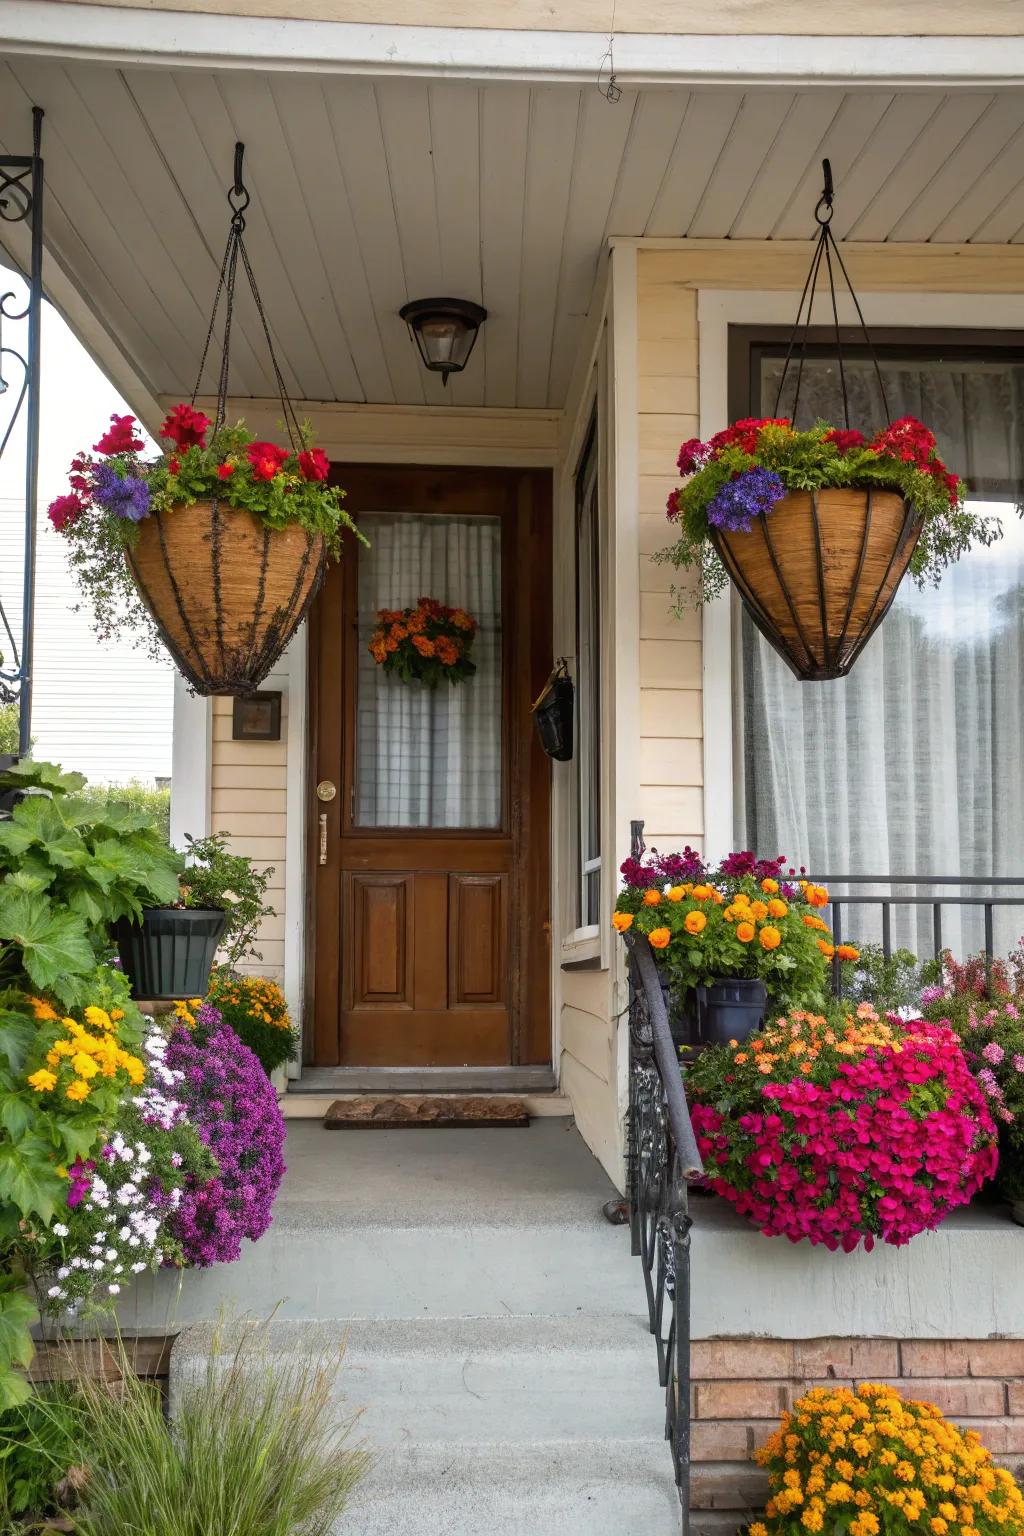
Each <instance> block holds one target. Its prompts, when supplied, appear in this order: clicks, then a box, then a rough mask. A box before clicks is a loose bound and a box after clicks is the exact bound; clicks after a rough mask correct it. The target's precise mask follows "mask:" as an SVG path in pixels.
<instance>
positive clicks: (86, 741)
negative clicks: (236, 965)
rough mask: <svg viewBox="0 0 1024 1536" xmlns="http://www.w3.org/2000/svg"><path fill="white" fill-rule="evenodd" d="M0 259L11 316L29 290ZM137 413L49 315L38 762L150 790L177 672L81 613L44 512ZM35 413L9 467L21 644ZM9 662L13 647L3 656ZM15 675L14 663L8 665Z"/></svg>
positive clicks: (8, 402) (0, 531)
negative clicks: (116, 422)
mask: <svg viewBox="0 0 1024 1536" xmlns="http://www.w3.org/2000/svg"><path fill="white" fill-rule="evenodd" d="M4 259H5V258H4V256H3V253H2V252H0V295H2V294H6V293H11V294H13V295H14V297H13V298H9V299H8V301H7V303H6V306H5V308H6V309H7V310H8V311H12V310H19V309H21V308H23V307H24V302H25V294H26V288H25V284H24V283H23V282H22V281H21V279H20V278H19V277H18V276H17V275H16V274H15V273H13V272H11V271H10V270H9V269H8V268H7V267H6V266H4V265H3V262H4ZM0 325H2V333H0V346H2V347H3V349H4V350H3V352H2V354H0V376H3V377H4V378H5V379H6V381H7V383H8V386H9V387H8V389H7V391H6V393H3V394H0V440H2V438H3V434H4V432H5V431H6V430H7V425H8V423H9V421H10V419H11V409H12V405H13V402H14V400H15V399H16V396H17V393H18V390H19V388H20V384H21V379H22V371H21V367H20V365H19V364H18V363H17V361H16V360H15V359H14V358H13V357H12V356H11V355H10V349H12V348H17V349H18V350H23V349H24V347H25V343H26V331H27V327H26V326H25V324H24V323H20V324H18V323H12V322H11V321H9V320H3V321H2V322H0ZM128 410H129V407H128V406H127V405H126V404H125V402H124V400H122V398H121V396H120V395H119V394H118V392H117V390H116V389H114V387H113V385H112V384H111V383H110V382H109V380H108V379H107V378H106V377H105V376H104V374H103V373H102V372H101V370H100V369H99V368H98V367H97V365H96V364H95V363H94V362H93V360H92V358H91V357H90V356H89V354H88V353H87V352H86V351H85V349H84V348H83V347H82V346H81V344H80V343H79V342H78V340H77V339H76V338H75V336H74V335H73V334H72V333H71V331H70V330H69V328H68V326H67V325H66V324H65V322H64V321H63V319H62V318H61V316H60V315H59V314H58V313H57V311H56V310H54V309H53V308H51V306H50V305H49V304H45V303H44V305H43V324H42V370H41V413H40V434H39V523H38V536H37V545H38V558H37V565H36V625H35V642H36V677H35V688H34V698H33V723H32V735H33V739H34V743H35V746H34V754H33V755H34V756H35V757H37V758H39V759H43V760H46V761H50V762H59V763H61V764H63V766H64V767H65V768H76V769H79V770H80V771H81V772H83V773H85V774H86V775H87V776H88V778H89V779H90V780H92V781H94V782H98V783H103V782H105V783H126V782H128V781H130V780H132V779H140V780H142V781H144V782H148V783H152V782H153V781H154V780H155V779H156V778H158V777H160V778H164V777H167V776H169V775H170V772H171V718H172V702H173V676H174V671H173V667H172V665H171V662H170V660H169V659H168V660H167V661H166V662H164V663H158V662H154V661H151V660H150V659H149V658H147V657H145V656H142V655H140V654H138V653H137V652H136V651H135V650H134V649H133V648H132V647H131V646H130V645H127V644H123V643H117V642H111V641H102V642H101V641H100V640H99V639H98V638H97V637H96V635H95V634H94V633H93V630H92V627H91V624H90V620H89V615H88V613H87V612H85V611H82V612H75V605H76V603H77V602H78V596H77V590H76V588H75V584H74V581H73V578H72V576H71V573H70V571H69V569H68V566H67V563H66V560H65V556H64V549H63V546H62V544H61V540H60V536H59V535H58V534H57V533H55V532H54V530H53V528H52V527H51V525H50V523H49V521H48V519H47V518H46V515H45V513H46V507H47V505H48V504H49V502H50V501H51V500H52V499H53V497H54V496H58V495H60V494H62V492H64V491H65V490H66V489H67V478H66V477H67V469H68V465H69V464H70V462H71V459H72V458H73V457H74V455H75V454H76V453H78V452H81V451H82V450H83V449H85V450H88V449H90V448H91V446H92V444H93V443H95V442H96V440H97V438H98V437H99V436H100V434H101V432H102V431H103V430H104V428H105V427H106V425H107V423H108V422H109V420H110V417H111V415H112V414H115V413H116V414H118V415H123V414H124V413H125V412H127V411H128ZM25 441H26V433H25V411H24V409H22V411H21V413H20V415H19V418H18V421H17V423H16V424H15V427H14V430H13V433H12V436H11V440H10V442H9V443H8V445H7V448H6V449H5V450H4V453H3V456H2V457H0V601H2V603H3V606H4V609H5V610H6V612H7V615H8V618H9V619H10V620H11V624H12V628H13V629H14V631H15V635H16V637H18V638H20V616H21V583H22V569H23V552H24V526H23V509H24V504H25V503H24V496H25V484H24V474H25ZM0 649H3V650H5V651H6V652H8V653H9V650H10V647H9V644H8V645H7V646H4V645H2V644H0ZM7 664H9V661H8V663H7Z"/></svg>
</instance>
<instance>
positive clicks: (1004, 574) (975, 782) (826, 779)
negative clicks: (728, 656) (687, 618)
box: [736, 359, 1024, 954]
mask: <svg viewBox="0 0 1024 1536" xmlns="http://www.w3.org/2000/svg"><path fill="white" fill-rule="evenodd" d="M779 367H780V364H779V363H778V362H777V361H776V360H775V359H772V360H771V361H770V362H767V363H765V364H764V365H763V369H764V372H763V380H762V384H763V393H762V399H763V400H765V401H767V402H769V404H770V403H772V402H773V401H774V398H775V389H776V386H777V373H778V368H779ZM883 367H884V377H885V384H886V393H887V395H888V401H889V411H890V414H891V416H892V417H893V418H894V419H895V418H896V417H899V416H902V415H912V416H916V417H918V418H919V419H920V420H922V421H924V422H926V423H927V424H928V425H930V426H931V427H932V428H933V429H934V431H935V432H936V435H937V437H938V440H939V452H940V454H941V455H942V457H943V458H944V459H945V460H946V462H947V463H948V464H950V465H951V466H952V467H955V468H957V469H958V470H959V471H960V472H961V473H962V474H963V476H964V478H965V479H966V480H967V481H968V485H969V487H970V499H971V501H972V503H973V504H974V506H975V509H976V510H980V511H983V512H985V513H986V514H988V515H989V516H991V517H993V518H995V519H997V520H998V521H999V522H1000V523H1001V525H1002V528H1003V534H1004V536H1003V538H1002V539H1001V540H1000V541H999V542H998V543H996V544H994V545H993V546H992V547H991V548H990V549H978V550H975V551H974V552H972V553H971V554H970V555H968V556H967V557H965V559H963V560H962V561H960V562H959V564H958V565H956V566H954V567H953V568H952V569H951V570H949V571H948V572H947V573H946V574H945V576H944V577H943V580H942V583H941V585H940V586H939V587H938V588H937V589H929V590H928V591H926V592H921V591H919V589H918V588H917V587H916V586H914V584H913V583H912V582H911V581H910V579H909V578H908V579H907V580H906V581H905V582H904V584H903V586H902V588H901V589H900V592H899V594H898V595H897V598H896V601H895V602H894V604H893V606H892V608H891V610H890V612H889V615H888V617H887V618H886V619H885V621H884V622H883V624H882V626H881V628H880V630H879V631H878V632H877V633H876V635H875V636H874V637H873V638H872V640H871V641H870V642H869V644H868V645H867V647H866V648H865V650H864V652H863V654H862V655H861V657H860V659H859V660H858V662H857V664H856V666H855V667H854V669H853V671H852V673H851V674H850V676H849V677H848V678H844V679H841V680H840V681H838V682H830V683H801V682H798V681H797V680H796V679H795V678H794V677H793V676H792V675H791V673H790V672H789V671H788V669H787V668H786V666H785V665H784V663H783V662H782V661H781V659H780V658H779V657H778V656H777V655H776V654H775V652H774V651H773V650H772V649H771V647H770V646H769V645H768V644H767V642H766V641H765V640H764V639H763V638H762V637H761V636H760V635H759V634H758V633H757V631H756V630H755V628H754V626H753V625H752V623H751V622H750V620H749V618H748V617H747V616H746V614H745V613H744V614H743V615H742V618H740V619H739V621H738V636H737V638H738V642H739V643H738V644H737V646H736V660H737V665H738V668H739V672H740V676H739V678H738V681H739V684H740V687H741V689H742V699H743V710H742V719H741V722H740V734H741V750H740V751H739V752H738V754H737V760H738V763H739V764H740V765H741V767H740V770H739V782H738V784H737V790H738V809H739V814H738V818H737V829H736V830H737V834H738V836H739V837H740V839H741V841H742V843H743V846H744V847H751V848H756V849H758V850H760V851H761V852H762V853H764V854H766V855H774V854H776V853H779V852H785V853H786V854H787V855H789V856H790V857H791V858H792V859H793V860H794V862H795V863H797V864H798V865H799V864H803V865H806V866H807V868H809V869H813V870H815V871H817V872H819V873H822V874H825V873H829V874H834V873H845V874H859V875H870V874H879V875H920V876H928V875H960V876H969V875H971V876H982V877H984V876H987V875H1018V874H1020V873H1022V871H1024V797H1022V795H1021V790H1020V778H1021V764H1022V762H1024V707H1022V688H1024V602H1022V594H1024V525H1022V524H1021V520H1020V518H1019V516H1018V514H1017V510H1016V506H1015V502H1017V501H1018V500H1019V496H1020V486H1021V454H1022V443H1021V401H1022V398H1024V370H1022V369H1020V368H1019V367H1016V366H1012V365H1007V364H1001V365H995V364H993V365H991V366H990V365H988V364H980V363H938V362H936V363H927V364H923V363H922V364H920V365H915V364H913V363H910V362H899V363H896V362H893V361H891V360H890V361H888V362H886V363H884V364H883ZM847 369H848V374H850V375H852V381H851V410H850V417H851V425H856V426H859V427H861V428H862V429H868V428H872V427H875V426H877V425H878V424H879V422H880V421H882V420H884V414H883V412H882V407H881V400H880V398H879V396H878V390H877V384H876V381H875V379H874V376H873V370H872V369H871V367H870V365H868V364H864V363H860V362H854V363H852V364H851V363H849V362H848V363H847ZM805 407H806V415H805ZM787 409H788V400H787V398H786V396H785V395H784V396H783V402H782V409H781V414H786V413H787ZM816 416H820V417H823V418H825V419H827V420H832V421H840V423H841V421H842V403H841V398H840V395H839V386H838V371H837V370H836V368H835V366H834V364H833V363H830V362H823V361H816V362H809V363H807V364H805V368H804V378H803V383H802V385H801V409H800V416H799V419H798V425H800V426H804V425H807V424H809V422H810V421H813V420H814V418H815V417H816ZM1015 894H1016V893H1015ZM943 919H944V930H945V934H944V936H945V939H946V941H947V942H949V943H950V944H951V945H952V946H953V947H954V949H957V950H959V951H961V952H963V951H964V950H967V949H976V948H979V947H980V946H981V944H982V942H983V930H982V919H981V914H980V912H977V911H969V910H966V909H964V910H956V909H954V908H952V907H950V908H947V909H946V910H945V912H944V914H943ZM897 920H898V931H894V934H893V938H894V941H895V942H898V943H905V944H908V945H909V946H910V947H911V948H912V949H915V950H916V952H917V953H918V954H928V953H930V949H931V940H932V934H931V922H932V915H931V911H930V909H921V912H920V916H919V918H914V917H912V916H911V915H909V914H908V913H907V912H906V910H905V909H904V911H903V912H902V913H898V914H897ZM856 925H857V929H858V937H860V938H863V939H867V938H876V939H877V938H878V936H879V935H878V933H877V932H875V931H874V928H875V926H876V925H875V924H874V920H873V919H872V920H871V921H870V922H869V921H868V920H867V919H866V918H865V919H864V921H862V920H861V918H860V917H857V918H856ZM1019 925H1020V919H1019V917H1015V916H1012V915H1011V916H1007V917H1005V918H1004V919H1003V922H1002V928H1003V930H1004V931H1001V932H1000V933H998V934H997V943H998V946H999V947H1000V948H1007V947H1009V945H1010V944H1011V943H1012V942H1013V941H1014V940H1015V938H1016V936H1017V933H1018V932H1019Z"/></svg>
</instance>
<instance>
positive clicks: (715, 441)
mask: <svg viewBox="0 0 1024 1536" xmlns="http://www.w3.org/2000/svg"><path fill="white" fill-rule="evenodd" d="M791 424H792V423H791V422H790V420H789V417H788V416H745V417H743V419H742V420H740V421H734V422H733V424H732V426H731V427H726V428H725V431H724V432H716V433H715V435H714V437H713V438H712V439H711V441H710V442H709V443H708V447H709V448H710V450H711V452H712V453H720V452H721V451H722V449H723V448H740V449H742V451H743V452H744V453H754V452H756V449H757V439H758V435H759V433H760V431H761V428H762V427H788V426H790V425H791Z"/></svg>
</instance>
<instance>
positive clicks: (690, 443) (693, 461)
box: [676, 437, 705, 475]
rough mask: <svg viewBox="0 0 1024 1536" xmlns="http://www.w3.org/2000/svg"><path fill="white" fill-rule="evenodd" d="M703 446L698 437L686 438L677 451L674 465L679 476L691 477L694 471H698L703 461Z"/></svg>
mask: <svg viewBox="0 0 1024 1536" xmlns="http://www.w3.org/2000/svg"><path fill="white" fill-rule="evenodd" d="M704 452H705V450H704V444H703V443H702V442H701V440H700V438H699V437H688V438H687V440H686V442H685V443H684V444H683V446H682V447H681V448H680V450H679V457H678V459H677V460H676V464H677V465H678V467H679V473H680V474H681V475H692V474H693V471H694V470H695V469H699V468H700V467H701V465H702V463H703V461H704Z"/></svg>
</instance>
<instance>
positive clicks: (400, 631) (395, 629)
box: [390, 624, 409, 640]
mask: <svg viewBox="0 0 1024 1536" xmlns="http://www.w3.org/2000/svg"><path fill="white" fill-rule="evenodd" d="M408 633H409V631H408V630H407V629H406V627H405V625H404V624H392V626H391V630H390V634H391V638H392V640H404V639H405V637H406V635H407V634H408Z"/></svg>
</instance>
